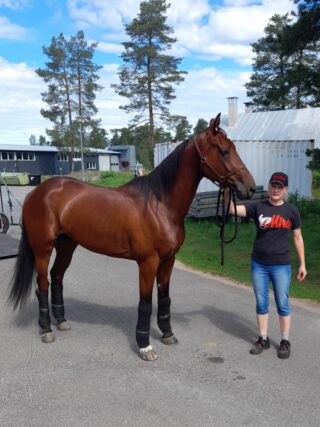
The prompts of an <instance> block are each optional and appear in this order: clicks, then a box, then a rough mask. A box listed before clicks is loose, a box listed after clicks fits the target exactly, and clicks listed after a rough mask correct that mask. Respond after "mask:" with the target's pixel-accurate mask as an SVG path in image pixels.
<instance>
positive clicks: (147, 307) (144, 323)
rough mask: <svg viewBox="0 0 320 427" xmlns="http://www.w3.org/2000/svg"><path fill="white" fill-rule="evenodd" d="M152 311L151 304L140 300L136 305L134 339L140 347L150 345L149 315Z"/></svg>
mask: <svg viewBox="0 0 320 427" xmlns="http://www.w3.org/2000/svg"><path fill="white" fill-rule="evenodd" d="M151 313H152V304H149V303H147V302H145V301H140V302H139V306H138V322H137V327H136V341H137V344H138V346H139V347H140V348H145V347H148V346H149V345H150V341H149V334H150V317H151Z"/></svg>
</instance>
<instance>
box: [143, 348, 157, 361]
mask: <svg viewBox="0 0 320 427" xmlns="http://www.w3.org/2000/svg"><path fill="white" fill-rule="evenodd" d="M139 355H140V357H141V359H142V360H146V361H148V362H149V361H153V360H157V359H158V355H157V353H156V352H155V351H154V350H153V348H152V346H151V345H148V347H144V348H140V350H139Z"/></svg>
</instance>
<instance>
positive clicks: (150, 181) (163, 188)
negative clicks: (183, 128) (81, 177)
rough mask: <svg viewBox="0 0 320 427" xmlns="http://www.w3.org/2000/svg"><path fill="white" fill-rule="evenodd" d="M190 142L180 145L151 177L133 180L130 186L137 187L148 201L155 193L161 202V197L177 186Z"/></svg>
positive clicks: (146, 176)
mask: <svg viewBox="0 0 320 427" xmlns="http://www.w3.org/2000/svg"><path fill="white" fill-rule="evenodd" d="M188 142H189V140H188V139H187V140H186V141H184V142H182V143H181V144H179V145H178V146H177V147H176V148H175V149H174V150H173V151H172V153H170V154H169V156H168V157H166V158H165V159H164V160H163V161H162V162H161V163H160V164H159V165H158V166H157V167H156V168H155V169H154V170H153V171H152V172H151V173H150V174H149V175H145V176H141V177H137V178H135V179H133V180H132V181H131V182H130V185H132V186H134V187H137V188H138V189H139V190H140V192H141V193H142V194H143V195H144V196H145V198H146V200H147V199H148V197H149V195H150V193H153V194H154V195H155V197H156V198H157V200H161V196H162V195H163V194H164V193H166V192H168V191H170V190H171V189H172V188H173V186H174V184H175V181H176V178H177V174H178V171H179V166H180V163H181V159H182V156H183V153H184V150H185V147H186V145H187V143H188Z"/></svg>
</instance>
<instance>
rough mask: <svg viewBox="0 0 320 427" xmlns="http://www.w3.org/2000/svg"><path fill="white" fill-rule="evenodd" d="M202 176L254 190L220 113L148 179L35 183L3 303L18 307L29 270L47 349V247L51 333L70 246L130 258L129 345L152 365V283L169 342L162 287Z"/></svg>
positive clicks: (59, 313)
mask: <svg viewBox="0 0 320 427" xmlns="http://www.w3.org/2000/svg"><path fill="white" fill-rule="evenodd" d="M202 177H206V178H208V179H210V180H211V181H213V182H215V183H217V184H219V185H220V186H222V187H231V188H233V189H234V190H235V191H236V193H237V195H238V197H240V198H250V197H251V196H252V195H253V193H254V191H255V182H254V180H253V177H252V176H251V174H250V172H249V171H248V170H247V168H246V166H245V165H244V164H243V162H242V160H241V159H240V157H239V155H238V153H237V151H236V148H235V145H234V144H233V142H232V141H231V140H230V139H228V137H227V135H226V133H225V132H224V131H223V130H222V129H221V128H220V114H218V115H217V117H216V118H215V119H212V120H211V121H210V125H209V127H208V128H207V129H206V130H204V131H203V132H201V133H199V134H198V135H197V136H195V137H194V138H193V139H191V140H187V141H185V142H183V143H181V144H180V145H178V146H177V148H176V149H175V150H174V151H173V152H172V153H171V154H170V155H169V156H168V157H167V158H166V159H164V160H163V161H162V163H160V164H159V165H158V166H157V167H156V168H155V169H154V170H153V171H152V172H151V173H150V174H149V175H147V176H142V177H138V178H134V179H133V180H132V181H131V182H129V183H127V184H125V185H122V186H120V187H118V188H103V187H99V186H95V185H92V184H87V183H84V182H82V181H78V180H75V179H72V178H65V177H53V178H50V179H48V180H47V181H45V182H44V183H42V184H40V185H39V186H38V187H36V188H35V189H34V190H33V191H31V192H30V193H29V194H28V195H27V197H26V199H25V202H24V204H23V209H22V221H23V227H22V236H21V241H20V248H19V253H18V257H17V261H16V265H15V270H14V274H13V277H12V281H11V289H10V295H9V302H10V303H11V304H13V306H14V309H16V308H17V307H19V306H20V308H21V307H22V306H23V304H24V303H25V301H26V299H27V297H28V296H29V294H30V291H31V288H32V281H33V275H34V270H35V271H36V273H37V279H36V280H37V285H38V288H37V290H36V296H37V299H38V302H39V326H40V333H41V335H42V341H43V342H46V343H49V342H52V341H54V339H55V337H54V334H53V332H52V329H51V317H50V309H49V298H48V291H49V281H48V265H49V260H50V256H51V253H52V251H53V249H55V251H56V257H55V261H54V263H53V266H52V268H51V270H50V277H51V286H50V288H51V311H52V315H53V317H54V319H55V322H56V325H57V329H58V330H62V331H63V330H68V329H70V325H69V323H68V322H67V321H66V319H65V311H64V301H63V277H64V274H65V271H66V269H67V268H68V267H69V265H70V262H71V259H72V255H73V252H74V250H75V249H76V247H77V245H81V246H83V247H85V248H87V249H89V250H91V251H93V252H97V253H100V254H104V255H108V256H112V257H119V258H126V259H130V260H135V261H136V262H137V264H138V267H139V290H140V299H139V304H138V321H137V326H136V342H137V344H138V347H139V355H140V356H141V358H142V359H143V360H155V359H157V354H156V352H155V351H154V350H153V348H152V346H151V345H150V340H149V330H150V316H151V311H152V291H153V285H154V282H155V279H156V281H157V294H158V313H157V322H158V326H159V328H160V330H161V332H162V334H163V335H162V338H161V341H162V342H163V343H164V344H168V345H170V344H175V343H177V339H176V338H175V336H174V334H173V332H172V328H171V321H170V304H171V300H170V296H169V282H170V276H171V272H172V269H173V265H174V261H175V254H176V253H177V251H178V250H179V248H180V246H181V245H182V243H183V241H184V237H185V230H184V218H185V216H186V215H187V213H188V210H189V207H190V204H191V202H192V199H193V197H194V195H195V193H196V190H197V187H198V184H199V182H200V180H201V178H202ZM88 218H90V221H88Z"/></svg>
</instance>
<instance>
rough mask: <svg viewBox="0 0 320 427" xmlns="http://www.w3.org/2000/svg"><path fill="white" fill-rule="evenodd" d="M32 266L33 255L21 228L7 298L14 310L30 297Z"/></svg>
mask: <svg viewBox="0 0 320 427" xmlns="http://www.w3.org/2000/svg"><path fill="white" fill-rule="evenodd" d="M34 265H35V259H34V253H33V251H32V249H31V246H30V243H29V239H28V235H27V233H26V231H25V228H24V227H23V228H22V235H21V240H20V245H19V252H18V258H17V261H16V265H15V267H14V273H13V276H12V279H11V283H10V285H11V286H10V287H11V290H10V295H9V298H8V302H9V303H10V304H12V305H13V307H14V310H15V309H16V308H17V307H18V306H20V308H21V307H22V306H23V305H24V303H25V302H26V300H27V299H28V296H29V295H30V291H31V287H32V279H33V273H34Z"/></svg>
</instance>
